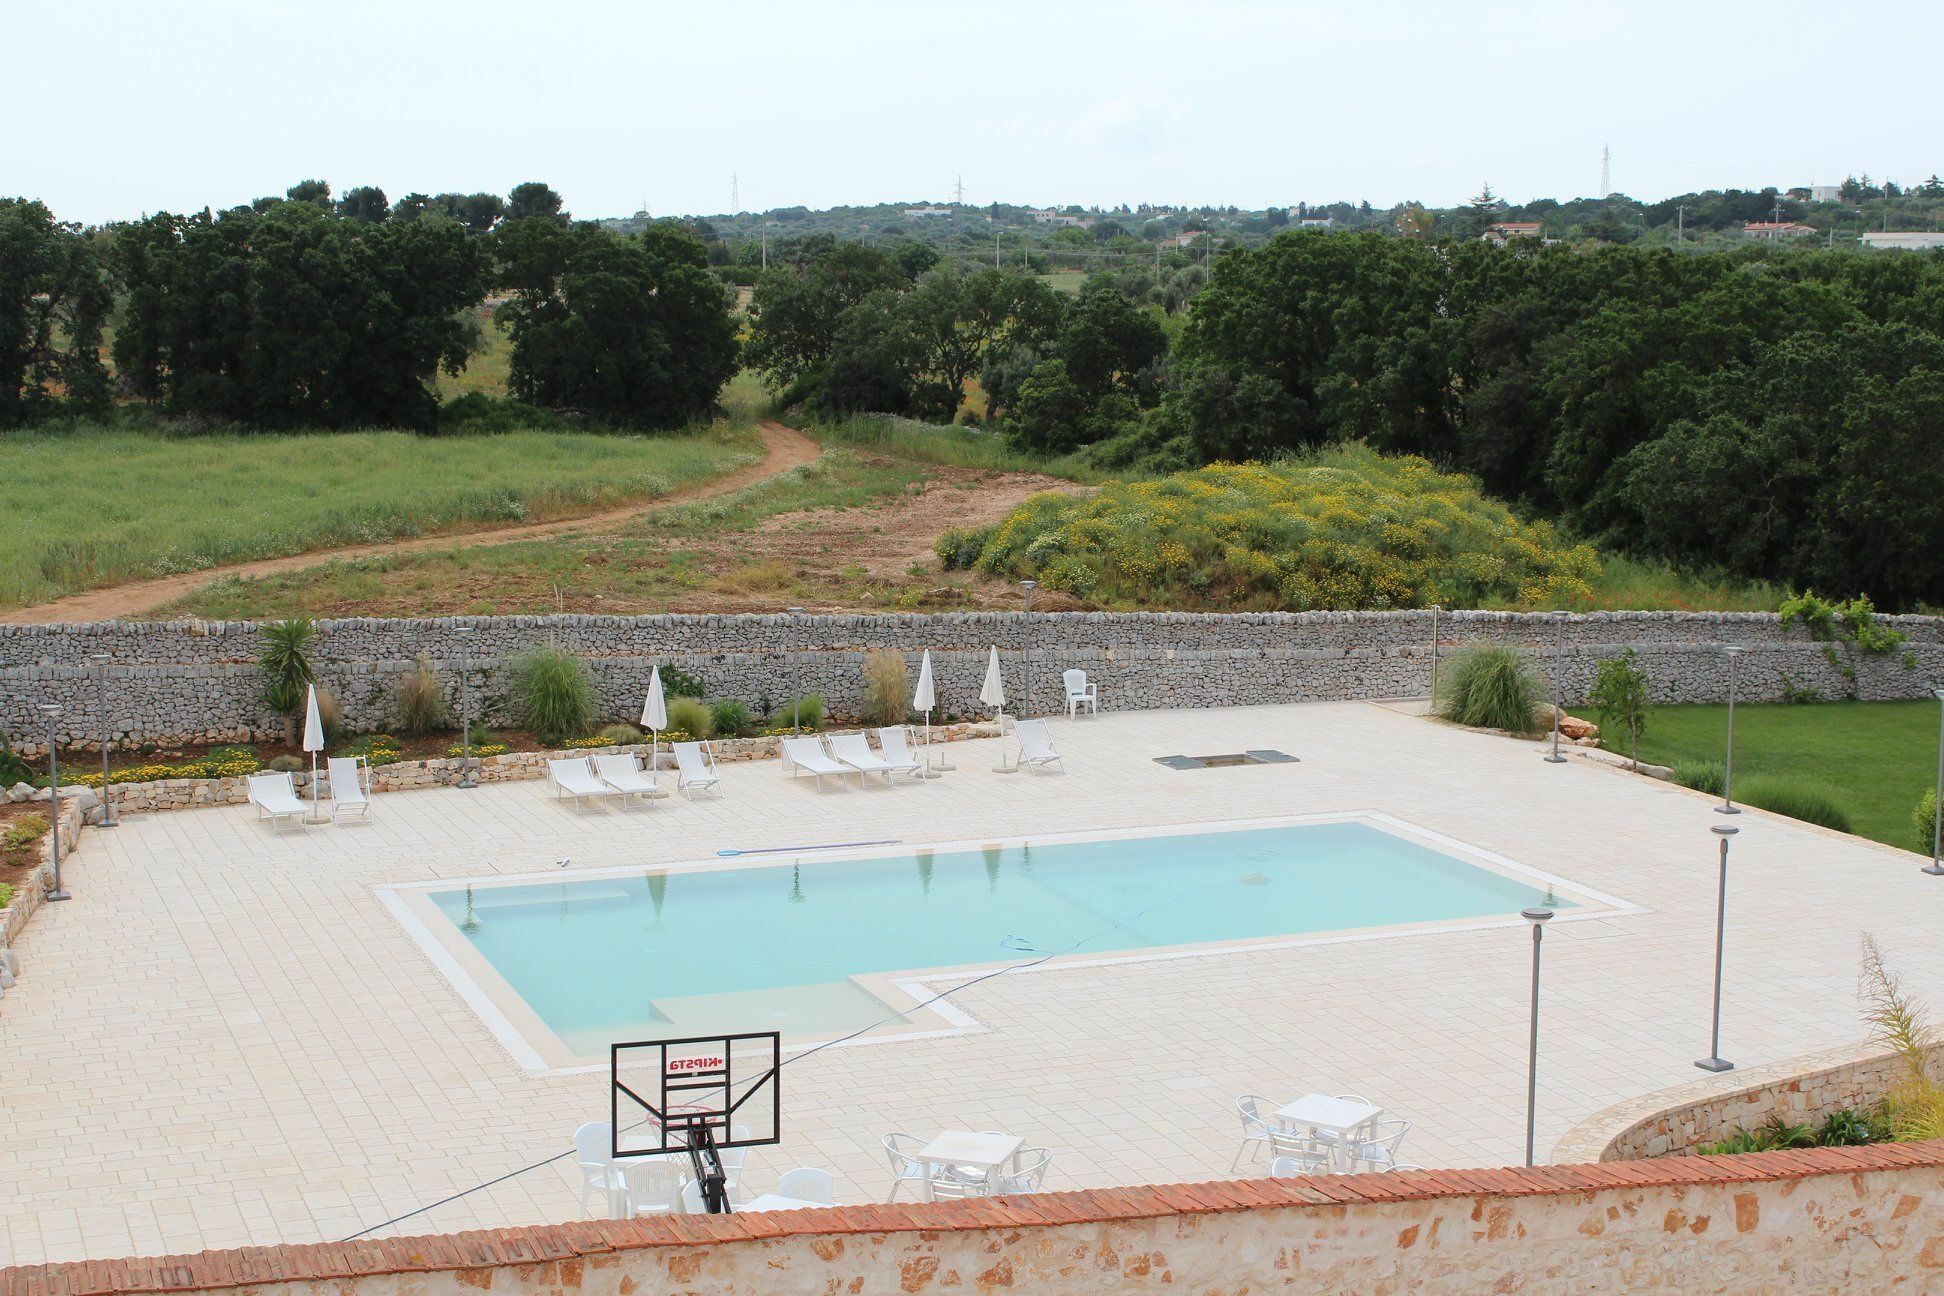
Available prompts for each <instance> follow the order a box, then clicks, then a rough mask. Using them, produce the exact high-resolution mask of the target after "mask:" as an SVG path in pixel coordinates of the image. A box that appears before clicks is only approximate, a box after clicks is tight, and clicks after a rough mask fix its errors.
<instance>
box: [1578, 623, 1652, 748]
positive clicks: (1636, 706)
mask: <svg viewBox="0 0 1944 1296" xmlns="http://www.w3.org/2000/svg"><path fill="white" fill-rule="evenodd" d="M1589 700H1590V701H1591V702H1592V703H1593V705H1594V707H1595V708H1597V709H1598V711H1599V714H1600V732H1601V734H1602V735H1605V736H1607V737H1608V738H1618V737H1619V736H1620V735H1621V734H1622V733H1624V734H1625V735H1626V736H1627V742H1628V755H1629V758H1630V759H1631V760H1632V761H1633V764H1634V768H1636V769H1638V768H1639V767H1640V731H1641V730H1642V729H1644V728H1646V727H1647V717H1646V712H1647V672H1646V671H1644V670H1642V669H1640V657H1639V654H1637V653H1635V652H1634V650H1633V649H1632V648H1629V649H1627V650H1626V651H1625V652H1623V653H1621V654H1620V655H1619V656H1618V657H1609V658H1607V659H1606V660H1605V661H1603V662H1601V663H1600V665H1599V668H1598V670H1597V671H1596V672H1595V674H1594V677H1593V692H1592V695H1591V697H1590V699H1589Z"/></svg>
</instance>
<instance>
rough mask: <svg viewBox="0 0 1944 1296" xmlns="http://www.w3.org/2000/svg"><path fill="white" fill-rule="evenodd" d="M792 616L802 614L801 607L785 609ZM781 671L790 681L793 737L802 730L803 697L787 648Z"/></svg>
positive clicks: (791, 733)
mask: <svg viewBox="0 0 1944 1296" xmlns="http://www.w3.org/2000/svg"><path fill="white" fill-rule="evenodd" d="M786 610H787V611H788V612H789V614H790V615H791V616H793V617H800V616H802V615H803V609H802V608H800V607H793V608H788V609H786ZM783 668H784V669H783V673H784V677H785V678H786V679H788V680H789V682H790V737H792V738H795V737H797V736H798V735H799V734H801V733H802V732H803V697H802V695H801V694H799V693H798V692H797V677H796V662H795V660H794V659H792V658H791V656H790V652H789V650H788V649H787V648H785V649H784V651H783Z"/></svg>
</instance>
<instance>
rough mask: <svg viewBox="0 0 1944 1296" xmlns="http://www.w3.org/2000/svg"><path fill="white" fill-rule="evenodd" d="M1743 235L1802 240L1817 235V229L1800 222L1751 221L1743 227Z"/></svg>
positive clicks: (1759, 237)
mask: <svg viewBox="0 0 1944 1296" xmlns="http://www.w3.org/2000/svg"><path fill="white" fill-rule="evenodd" d="M1742 233H1743V234H1744V235H1746V236H1747V237H1749V238H1758V239H1785V238H1801V237H1802V236H1803V235H1805V234H1814V233H1816V228H1815V226H1813V225H1804V224H1801V223H1800V222H1798V221H1749V222H1748V223H1747V224H1746V225H1743V226H1742Z"/></svg>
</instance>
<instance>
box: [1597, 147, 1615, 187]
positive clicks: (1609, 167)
mask: <svg viewBox="0 0 1944 1296" xmlns="http://www.w3.org/2000/svg"><path fill="white" fill-rule="evenodd" d="M1612 192H1613V146H1612V145H1610V144H1602V145H1601V146H1600V197H1602V198H1605V197H1607V196H1608V195H1610V194H1611V193H1612Z"/></svg>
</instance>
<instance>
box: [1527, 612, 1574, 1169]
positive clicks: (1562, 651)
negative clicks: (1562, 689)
mask: <svg viewBox="0 0 1944 1296" xmlns="http://www.w3.org/2000/svg"><path fill="white" fill-rule="evenodd" d="M1552 615H1553V627H1554V630H1553V668H1552V684H1553V730H1552V751H1551V752H1550V753H1548V754H1547V756H1546V762H1547V763H1548V764H1551V765H1558V764H1561V763H1562V762H1564V761H1565V759H1566V758H1565V757H1564V756H1562V755H1561V754H1560V751H1559V705H1560V698H1559V664H1560V662H1561V661H1562V660H1564V659H1565V656H1566V613H1565V611H1564V610H1563V609H1562V610H1561V611H1558V612H1555V613H1553V614H1552ZM1527 1164H1528V1165H1530V1164H1531V1163H1530V1162H1527Z"/></svg>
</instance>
